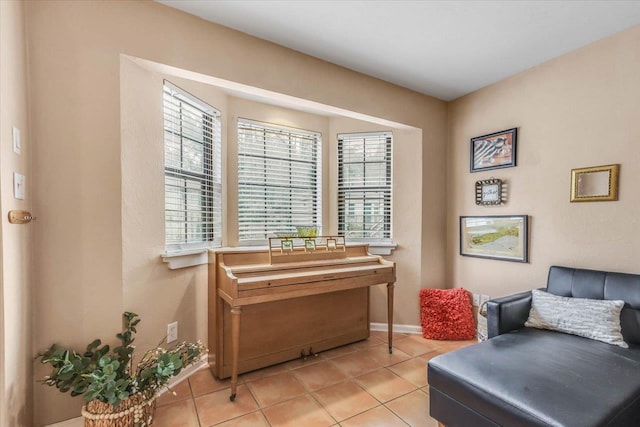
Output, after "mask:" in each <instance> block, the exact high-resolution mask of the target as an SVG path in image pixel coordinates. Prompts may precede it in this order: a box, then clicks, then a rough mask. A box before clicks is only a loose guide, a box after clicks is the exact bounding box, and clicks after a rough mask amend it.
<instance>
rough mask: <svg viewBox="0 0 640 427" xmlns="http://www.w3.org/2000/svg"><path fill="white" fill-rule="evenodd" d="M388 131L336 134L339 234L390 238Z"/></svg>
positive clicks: (352, 237)
mask: <svg viewBox="0 0 640 427" xmlns="http://www.w3.org/2000/svg"><path fill="white" fill-rule="evenodd" d="M391 147H392V134H391V132H374V133H366V134H339V135H338V234H339V235H342V236H345V237H346V238H347V239H349V240H364V241H376V242H385V241H391V176H392V174H391V164H392V150H391Z"/></svg>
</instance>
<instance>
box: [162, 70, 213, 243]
mask: <svg viewBox="0 0 640 427" xmlns="http://www.w3.org/2000/svg"><path fill="white" fill-rule="evenodd" d="M167 97H170V98H171V101H170V102H174V103H176V104H179V105H180V107H179V108H180V112H179V113H178V114H177V116H178V117H179V118H178V120H179V123H180V131H179V133H176V132H173V131H172V130H170V129H168V126H167V122H166V120H167V117H169V116H170V115H171V114H174V113H168V112H167V105H166V103H167V102H168V101H167V99H166V98H167ZM183 104H188V105H189V106H190V107H191V108H194V109H196V110H198V111H199V112H201V113H202V114H203V118H202V120H203V122H207V123H206V126H205V125H204V124H203V141H202V144H203V171H202V173H199V172H194V171H192V170H189V169H188V168H186V167H185V166H184V164H182V165H181V166H180V167H174V166H170V165H168V161H167V149H168V143H169V142H170V140H169V139H168V138H167V132H170V133H172V134H173V135H175V136H176V137H177V138H178V139H179V145H180V159H181V162H182V159H183V156H184V152H185V149H184V142H185V139H186V140H190V141H192V142H195V143H200V141H197V140H194V139H193V138H191V137H189V136H188V135H186V132H185V131H184V130H183V129H182V127H183V123H184V122H185V121H186V120H184V119H183V117H184V113H183V111H182V108H183V107H182V106H183ZM207 130H210V133H208V132H207ZM163 150H164V163H163V172H164V174H163V175H164V188H165V191H164V194H165V207H164V214H165V218H164V236H165V237H164V244H165V253H166V254H189V253H194V252H196V253H197V252H199V251H203V250H206V249H210V248H217V247H221V246H222V215H223V212H222V179H223V178H222V170H221V169H222V158H221V157H222V156H221V151H222V115H221V113H220V111H219V110H217V109H216V108H214V107H212V106H211V105H209V104H208V103H206V102H204V101H202V100H201V99H199V98H197V97H195V96H193V95H191V94H190V93H188V92H187V91H185V90H184V89H182V88H180V87H178V86H176V85H175V84H173V83H171V82H169V81H168V80H164V81H163ZM168 179H176V180H184V187H183V188H184V189H185V190H184V191H182V192H181V193H180V196H181V197H183V198H184V200H183V202H184V210H183V211H180V210H178V212H183V214H184V221H183V222H182V223H183V224H184V233H183V234H182V237H183V238H182V239H181V240H180V241H169V240H168V236H169V233H168V230H169V227H168V225H169V221H168V219H167V215H168V211H169V209H167V205H168V201H169V192H168V191H167V188H168V184H167V180H168ZM189 183H196V184H197V185H199V186H200V189H199V194H200V197H201V198H202V199H204V201H203V202H202V206H203V208H201V209H200V210H197V211H195V210H191V211H190V210H189V209H188V205H189V204H188V197H189V193H188V191H186V189H187V188H188V185H189ZM176 187H178V186H176ZM190 212H191V213H193V212H198V213H201V214H202V215H203V217H204V218H203V220H202V221H200V224H201V226H202V227H203V231H202V232H201V233H200V236H201V237H202V240H198V241H189V220H188V217H189V213H190Z"/></svg>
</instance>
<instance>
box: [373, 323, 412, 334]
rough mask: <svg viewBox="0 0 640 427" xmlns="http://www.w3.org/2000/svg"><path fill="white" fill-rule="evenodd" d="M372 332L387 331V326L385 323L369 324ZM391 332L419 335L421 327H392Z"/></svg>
mask: <svg viewBox="0 0 640 427" xmlns="http://www.w3.org/2000/svg"><path fill="white" fill-rule="evenodd" d="M370 327H371V330H372V331H384V332H386V331H388V330H389V326H388V325H387V324H386V323H373V322H372V323H371V324H370ZM393 332H397V333H399V334H421V333H422V326H419V325H417V326H416V325H395V324H394V325H393Z"/></svg>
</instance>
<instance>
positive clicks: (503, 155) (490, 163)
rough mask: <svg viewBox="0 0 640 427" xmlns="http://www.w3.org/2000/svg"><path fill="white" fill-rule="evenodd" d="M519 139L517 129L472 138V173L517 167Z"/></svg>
mask: <svg viewBox="0 0 640 427" xmlns="http://www.w3.org/2000/svg"><path fill="white" fill-rule="evenodd" d="M517 139H518V129H517V128H513V129H508V130H503V131H500V132H495V133H491V134H489V135H482V136H477V137H475V138H471V153H470V158H471V172H480V171H484V170H491V169H500V168H510V167H513V166H515V165H516V143H517Z"/></svg>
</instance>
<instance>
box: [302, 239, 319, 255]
mask: <svg viewBox="0 0 640 427" xmlns="http://www.w3.org/2000/svg"><path fill="white" fill-rule="evenodd" d="M304 248H305V249H306V251H307V252H313V251H315V250H316V241H315V240H313V239H307V240H305V241H304Z"/></svg>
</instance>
